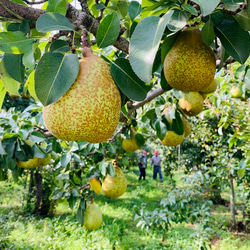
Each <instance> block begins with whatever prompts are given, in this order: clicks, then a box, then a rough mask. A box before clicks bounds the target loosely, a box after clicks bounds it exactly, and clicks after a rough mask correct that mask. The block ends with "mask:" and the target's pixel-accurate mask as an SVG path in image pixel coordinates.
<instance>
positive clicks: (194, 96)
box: [179, 92, 203, 116]
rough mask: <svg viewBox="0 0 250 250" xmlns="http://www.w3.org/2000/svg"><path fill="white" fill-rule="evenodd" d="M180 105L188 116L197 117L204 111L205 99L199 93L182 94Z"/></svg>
mask: <svg viewBox="0 0 250 250" xmlns="http://www.w3.org/2000/svg"><path fill="white" fill-rule="evenodd" d="M179 105H180V107H181V109H182V111H183V112H184V113H185V114H186V115H188V116H195V115H198V114H199V113H200V112H201V111H202V110H203V97H202V96H201V94H200V93H199V92H182V98H181V99H180V100H179Z"/></svg>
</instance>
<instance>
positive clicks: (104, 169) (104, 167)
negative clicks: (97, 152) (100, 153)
mask: <svg viewBox="0 0 250 250" xmlns="http://www.w3.org/2000/svg"><path fill="white" fill-rule="evenodd" d="M106 166H107V164H106V162H105V160H102V161H101V162H100V164H99V170H100V171H101V174H102V175H103V176H106Z"/></svg>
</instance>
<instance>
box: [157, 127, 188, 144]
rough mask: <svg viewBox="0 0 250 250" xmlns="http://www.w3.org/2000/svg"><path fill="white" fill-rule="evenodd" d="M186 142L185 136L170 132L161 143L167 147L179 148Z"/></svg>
mask: <svg viewBox="0 0 250 250" xmlns="http://www.w3.org/2000/svg"><path fill="white" fill-rule="evenodd" d="M183 141H184V134H182V135H178V134H176V133H175V132H174V131H171V130H168V131H167V133H166V135H165V137H164V139H163V140H162V141H161V143H162V144H163V145H165V146H169V147H171V146H177V145H179V144H181V143H182V142H183Z"/></svg>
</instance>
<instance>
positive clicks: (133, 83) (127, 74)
mask: <svg viewBox="0 0 250 250" xmlns="http://www.w3.org/2000/svg"><path fill="white" fill-rule="evenodd" d="M112 63H113V64H112V65H111V69H110V70H111V74H112V76H113V78H114V80H115V82H116V84H117V85H118V87H119V89H120V90H121V91H122V93H123V94H124V95H126V96H127V97H128V98H130V99H132V100H135V101H142V100H144V99H145V97H146V96H147V92H148V90H149V89H150V87H149V86H147V85H146V84H145V83H144V82H143V81H142V80H141V79H139V78H138V76H137V75H136V74H135V73H134V71H133V70H132V68H131V65H130V63H129V61H128V60H127V59H125V58H119V59H117V60H116V61H115V62H112Z"/></svg>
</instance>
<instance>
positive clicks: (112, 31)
mask: <svg viewBox="0 0 250 250" xmlns="http://www.w3.org/2000/svg"><path fill="white" fill-rule="evenodd" d="M119 32H120V21H119V18H118V16H117V14H116V12H113V13H112V14H110V15H107V16H106V17H105V18H104V19H103V20H102V22H101V24H100V25H99V28H98V30H97V36H96V40H97V45H98V47H99V48H105V47H107V46H109V45H112V44H113V43H114V42H115V41H116V39H117V37H118V35H119Z"/></svg>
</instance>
